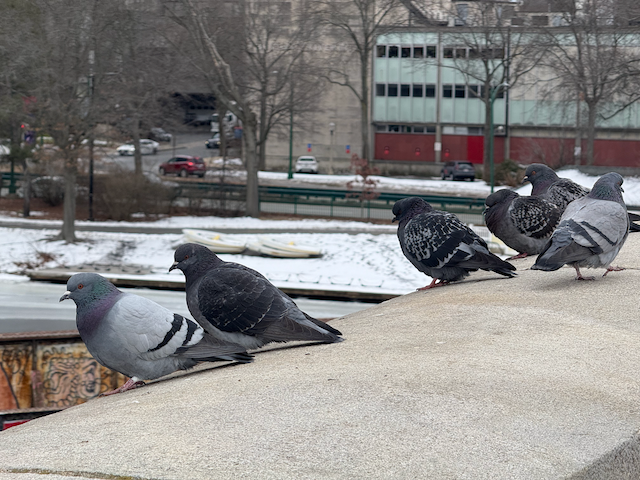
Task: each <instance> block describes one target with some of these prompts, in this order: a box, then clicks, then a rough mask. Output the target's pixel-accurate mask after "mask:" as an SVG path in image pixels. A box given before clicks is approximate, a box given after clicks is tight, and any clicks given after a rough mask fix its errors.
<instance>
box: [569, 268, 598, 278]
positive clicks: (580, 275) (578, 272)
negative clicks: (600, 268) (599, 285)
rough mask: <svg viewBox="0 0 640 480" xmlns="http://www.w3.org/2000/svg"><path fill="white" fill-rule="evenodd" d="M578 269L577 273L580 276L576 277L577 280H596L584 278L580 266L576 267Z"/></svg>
mask: <svg viewBox="0 0 640 480" xmlns="http://www.w3.org/2000/svg"><path fill="white" fill-rule="evenodd" d="M574 268H575V269H576V273H577V274H578V276H577V277H576V280H595V279H596V277H583V276H582V274H581V273H580V268H578V266H575V267H574Z"/></svg>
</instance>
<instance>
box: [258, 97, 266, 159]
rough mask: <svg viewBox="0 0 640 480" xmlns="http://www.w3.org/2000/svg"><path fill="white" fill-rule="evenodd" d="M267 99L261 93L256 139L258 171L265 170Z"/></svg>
mask: <svg viewBox="0 0 640 480" xmlns="http://www.w3.org/2000/svg"><path fill="white" fill-rule="evenodd" d="M266 130H267V97H266V94H265V92H262V98H260V136H259V137H258V140H259V143H260V149H259V152H260V157H259V159H258V170H266V169H267V142H266V140H267V139H266V137H267V133H266Z"/></svg>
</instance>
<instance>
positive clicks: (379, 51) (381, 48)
mask: <svg viewBox="0 0 640 480" xmlns="http://www.w3.org/2000/svg"><path fill="white" fill-rule="evenodd" d="M386 56H387V46H386V45H378V47H377V48H376V57H378V58H384V57H386Z"/></svg>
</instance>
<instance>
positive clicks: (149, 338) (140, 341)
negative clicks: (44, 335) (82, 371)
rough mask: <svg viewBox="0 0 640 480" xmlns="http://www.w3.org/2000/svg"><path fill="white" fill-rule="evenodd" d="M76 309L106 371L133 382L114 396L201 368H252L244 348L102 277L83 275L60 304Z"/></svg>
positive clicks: (74, 278) (78, 321)
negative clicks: (200, 365) (229, 364)
mask: <svg viewBox="0 0 640 480" xmlns="http://www.w3.org/2000/svg"><path fill="white" fill-rule="evenodd" d="M66 299H71V300H73V301H74V302H75V304H76V325H77V327H78V331H79V332H80V337H81V338H82V341H83V342H84V343H85V345H86V346H87V349H88V350H89V353H91V355H92V356H93V358H95V359H96V360H97V361H98V362H99V363H100V364H101V365H103V366H105V367H107V368H111V369H112V370H115V371H117V372H120V373H122V374H123V375H126V376H127V377H130V379H129V380H128V381H127V382H126V383H125V384H124V385H122V386H121V387H120V388H117V389H116V390H112V391H110V392H106V393H103V395H112V394H114V393H120V392H124V391H127V390H131V389H134V388H137V387H139V386H141V385H144V382H143V380H152V379H155V378H159V377H162V376H164V375H168V374H170V373H173V372H175V371H177V370H186V369H188V368H191V367H193V366H195V365H196V364H198V363H200V362H217V361H229V362H240V363H248V362H251V361H252V357H251V355H249V354H247V352H246V351H245V348H244V347H242V346H240V345H238V344H235V343H233V342H228V341H224V340H220V339H217V338H213V337H212V336H210V335H208V334H207V333H206V332H205V331H204V330H203V329H202V327H200V325H198V324H197V323H196V322H194V321H193V320H189V319H188V318H185V317H183V316H181V315H178V314H175V313H172V312H171V311H170V310H167V309H166V308H164V307H162V306H161V305H158V304H157V303H155V302H153V301H151V300H148V299H146V298H144V297H140V296H138V295H134V294H130V293H123V292H121V291H120V290H118V288H116V287H115V285H113V284H112V283H111V282H110V281H109V280H107V279H106V278H104V277H102V276H100V275H98V274H97V273H78V274H76V275H73V276H72V277H71V278H70V279H69V281H68V282H67V291H66V292H65V293H64V295H62V297H60V301H63V300H66Z"/></svg>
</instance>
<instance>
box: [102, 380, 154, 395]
mask: <svg viewBox="0 0 640 480" xmlns="http://www.w3.org/2000/svg"><path fill="white" fill-rule="evenodd" d="M134 378H135V377H134ZM143 385H145V383H144V382H143V381H142V380H134V379H133V378H130V379H129V380H127V381H126V383H125V384H124V385H122V386H121V387H118V388H116V389H115V390H110V391H108V392H104V393H101V394H100V396H101V397H106V396H108V395H115V394H116V393H122V392H126V391H127V390H133V389H134V388H138V387H141V386H143Z"/></svg>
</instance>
